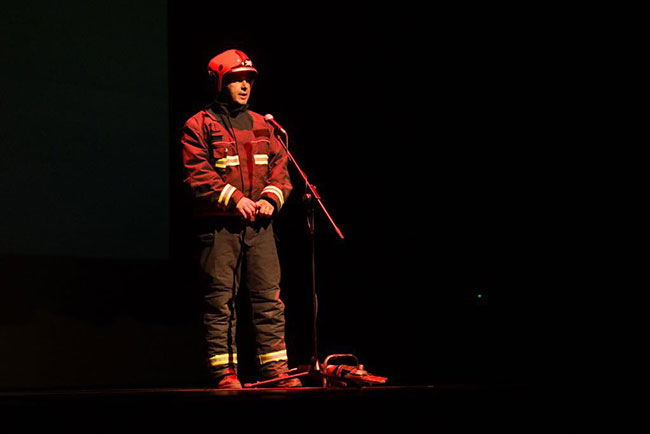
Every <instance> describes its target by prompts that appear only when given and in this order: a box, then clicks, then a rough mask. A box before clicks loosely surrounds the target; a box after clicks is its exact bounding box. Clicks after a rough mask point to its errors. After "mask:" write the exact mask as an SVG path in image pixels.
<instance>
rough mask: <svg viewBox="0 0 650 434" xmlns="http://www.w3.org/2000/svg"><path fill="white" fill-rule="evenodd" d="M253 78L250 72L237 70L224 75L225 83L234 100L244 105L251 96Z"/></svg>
mask: <svg viewBox="0 0 650 434" xmlns="http://www.w3.org/2000/svg"><path fill="white" fill-rule="evenodd" d="M253 78H254V76H253V74H251V73H250V72H235V73H231V74H228V75H226V76H225V77H224V84H225V86H226V88H227V89H228V93H229V94H230V98H231V99H232V100H233V101H234V102H236V103H239V104H242V105H244V104H246V103H247V102H248V99H249V98H250V97H251V88H252V87H253Z"/></svg>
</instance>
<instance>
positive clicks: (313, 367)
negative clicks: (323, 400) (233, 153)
mask: <svg viewBox="0 0 650 434" xmlns="http://www.w3.org/2000/svg"><path fill="white" fill-rule="evenodd" d="M282 132H283V133H284V134H285V135H287V142H288V141H289V140H288V134H287V133H286V131H284V130H282ZM275 136H276V138H277V139H278V141H279V142H280V143H281V144H282V147H283V148H284V150H285V151H286V153H287V156H288V157H289V160H290V161H291V162H292V163H293V165H294V167H295V168H296V169H297V170H298V173H299V174H300V176H301V178H302V179H303V181H304V183H305V193H304V195H303V197H302V202H303V204H304V205H305V211H306V213H307V228H308V229H309V244H310V255H311V293H312V302H313V309H314V318H313V319H314V321H313V324H312V356H311V360H310V363H309V367H308V369H307V370H304V368H303V369H302V370H301V369H299V368H295V369H292V370H290V371H289V375H287V376H285V377H278V378H273V379H271V380H266V381H259V382H257V383H248V384H246V385H245V387H256V386H266V385H269V384H272V383H275V382H277V381H284V380H288V379H291V378H299V377H305V376H307V377H311V378H316V379H318V380H321V385H322V387H327V385H328V381H327V375H326V374H325V373H324V372H323V366H322V365H321V363H320V362H319V361H318V324H317V320H318V295H317V294H316V259H315V258H316V245H315V238H316V237H315V235H316V230H315V226H314V214H315V213H314V211H315V205H316V204H318V205H319V206H320V209H321V210H322V211H323V212H324V213H325V215H326V216H327V218H328V219H329V221H330V223H331V225H332V227H333V228H334V230H335V231H336V234H337V235H338V236H339V238H341V239H344V237H343V233H342V232H341V230H340V229H339V228H338V226H336V223H334V220H333V219H332V217H331V216H330V214H329V212H327V209H326V208H325V205H323V202H322V200H321V197H320V195H319V194H318V192H317V191H316V187H315V186H314V185H313V184H311V183H310V182H309V179H308V178H307V175H306V174H305V172H304V171H303V170H302V169H301V168H300V165H299V164H298V162H297V161H296V159H295V158H294V157H293V155H292V154H291V152H290V151H289V146H288V145H287V144H286V143H285V142H284V140H282V137H281V136H280V135H279V134H277V133H276V135H275ZM296 371H298V372H297V373H294V372H296Z"/></svg>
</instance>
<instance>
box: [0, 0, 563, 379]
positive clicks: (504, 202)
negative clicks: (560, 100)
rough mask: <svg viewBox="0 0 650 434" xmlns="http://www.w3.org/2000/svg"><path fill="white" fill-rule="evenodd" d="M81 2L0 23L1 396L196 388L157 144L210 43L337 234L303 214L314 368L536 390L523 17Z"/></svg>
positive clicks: (198, 345) (533, 115)
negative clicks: (334, 363) (226, 55)
mask: <svg viewBox="0 0 650 434" xmlns="http://www.w3.org/2000/svg"><path fill="white" fill-rule="evenodd" d="M41 3H43V4H41ZM101 5H102V3H99V6H98V4H97V3H93V4H92V5H85V6H84V5H83V4H82V3H79V4H78V5H74V6H73V5H70V4H69V3H68V6H66V7H58V6H57V7H55V6H46V4H45V3H44V2H31V3H23V4H22V6H12V7H11V8H9V10H8V11H7V13H6V14H5V17H4V21H5V22H6V25H5V24H4V23H3V26H2V32H3V37H2V41H3V52H6V53H7V55H8V56H9V59H11V61H10V62H7V66H6V67H3V69H2V71H1V72H0V77H2V80H3V85H2V89H3V98H2V129H1V131H2V133H1V134H2V137H1V140H2V148H1V149H2V162H1V164H2V166H1V167H2V173H1V175H0V176H1V179H2V184H1V187H2V189H1V190H0V194H1V195H2V199H3V200H2V203H3V204H4V206H3V212H2V213H1V217H0V218H2V220H0V223H1V224H2V232H1V235H0V243H1V244H0V254H1V255H2V256H0V273H1V275H2V280H1V282H0V284H1V285H2V287H1V297H2V301H1V303H0V342H1V345H0V348H1V350H0V351H1V352H2V354H1V356H0V379H1V380H0V387H2V388H4V389H34V388H50V387H63V388H67V387H148V386H206V385H209V384H210V383H209V378H208V377H207V371H206V367H205V364H204V348H203V341H202V330H201V294H200V292H199V291H198V289H197V287H196V280H195V279H196V268H195V264H194V262H193V260H192V259H193V258H192V254H193V251H192V247H193V244H192V241H193V240H192V237H191V234H190V233H189V230H188V229H189V225H188V223H189V216H188V207H187V205H188V204H187V195H186V193H187V192H186V190H185V189H184V186H183V184H182V172H181V160H180V145H179V142H178V139H179V137H180V130H181V127H182V125H183V123H184V122H185V120H186V119H187V118H189V117H190V116H191V115H192V114H194V113H195V112H197V111H198V110H200V109H201V108H202V107H203V106H204V105H205V104H206V103H208V102H209V101H210V94H209V91H208V89H209V87H208V83H207V79H206V76H205V68H206V65H207V63H208V61H209V60H210V59H211V58H212V57H213V56H214V55H216V54H218V53H219V52H221V51H223V50H225V49H229V48H240V49H241V50H243V51H244V52H246V53H247V54H248V55H249V56H250V57H251V58H252V59H253V62H254V65H255V66H256V67H257V69H258V70H259V71H260V75H259V77H258V80H257V81H256V83H255V86H254V91H253V96H252V99H251V105H252V109H253V110H255V111H257V112H258V113H261V114H265V113H273V115H274V116H275V118H276V119H277V120H278V121H279V122H280V123H281V124H282V125H283V126H284V128H285V129H286V130H288V132H289V134H290V146H291V149H292V152H293V153H294V156H295V157H296V159H297V160H298V161H299V162H300V163H301V166H302V168H303V170H305V171H306V172H307V174H308V175H309V177H310V181H311V182H312V183H313V184H315V185H316V186H317V187H318V190H319V192H320V193H321V195H322V198H323V201H324V203H325V205H326V206H327V208H328V210H329V211H330V213H331V215H332V216H333V218H334V219H335V221H336V222H337V224H338V225H339V227H340V228H341V230H342V231H343V233H344V234H345V237H346V238H345V240H344V241H341V240H338V239H337V237H336V234H335V233H334V231H333V230H332V229H331V228H330V227H329V224H328V222H327V220H326V219H325V218H324V217H323V215H322V214H319V215H318V216H317V220H316V229H317V238H316V246H317V247H316V248H317V252H316V260H317V290H318V293H319V302H320V309H319V338H320V340H319V354H320V356H321V358H323V357H324V356H326V355H328V354H331V353H348V352H350V353H354V354H355V355H357V356H358V357H359V358H360V360H361V362H362V363H364V365H365V366H366V368H367V369H368V370H369V371H370V372H371V373H374V374H377V375H383V376H388V377H389V379H390V382H391V384H434V383H495V382H496V383H522V382H529V381H531V380H534V379H535V378H536V376H537V375H538V374H539V369H540V364H541V362H540V359H541V358H542V357H546V355H544V354H540V350H539V345H540V341H539V336H538V334H537V333H536V331H537V329H538V327H537V320H536V318H537V316H536V309H535V306H536V304H537V299H538V298H539V297H541V295H540V294H541V293H542V291H544V289H545V287H546V285H547V284H548V282H546V281H545V279H546V278H545V276H546V275H547V273H548V272H549V271H550V270H552V269H554V268H556V267H557V266H558V265H560V264H557V263H555V260H554V259H553V257H552V256H549V255H548V250H547V249H548V244H549V241H548V236H549V235H551V234H550V230H549V229H547V228H548V227H550V226H551V225H550V222H552V221H553V220H554V219H555V218H557V216H556V214H555V211H554V210H553V209H549V208H548V207H545V206H544V205H542V204H543V203H544V202H545V199H546V198H545V195H546V194H545V193H544V192H545V184H544V181H543V180H544V179H545V178H546V177H548V176H549V174H548V173H545V168H546V166H545V163H544V162H545V161H546V160H547V159H548V158H549V155H548V153H549V151H548V150H547V148H546V147H545V143H546V142H547V140H548V138H547V137H546V133H545V128H544V124H545V122H547V121H548V122H550V120H549V112H548V111H547V107H546V106H545V105H544V104H542V103H541V102H540V101H544V97H543V95H544V93H545V92H546V89H545V86H546V81H545V80H543V77H544V76H546V75H547V74H553V71H554V70H553V65H549V64H548V63H544V62H542V61H540V60H539V59H540V58H542V57H543V56H544V55H545V52H544V51H545V50H544V48H543V47H544V46H545V40H544V38H545V34H544V33H538V32H536V31H533V30H531V28H534V26H535V25H536V24H537V23H536V22H535V19H534V16H533V15H530V14H529V13H527V12H523V11H522V13H521V14H520V15H519V16H518V18H517V19H516V20H514V19H511V18H509V17H511V15H508V16H506V15H504V14H503V13H502V12H504V11H499V10H494V9H489V10H475V9H471V10H470V9H468V10H460V11H459V10H445V9H440V8H438V9H434V10H433V11H432V12H427V13H426V14H424V13H423V12H422V10H420V9H419V7H416V6H411V5H409V4H402V7H400V8H396V6H395V5H392V6H389V5H386V6H383V7H382V6H376V5H373V6H365V5H359V6H351V5H346V7H345V8H344V7H342V6H337V5H333V4H332V5H329V6H320V7H310V8H307V7H306V6H305V7H304V9H301V7H297V9H296V8H294V9H292V10H281V9H277V8H268V9H264V8H261V9H260V8H252V7H251V6H247V7H245V8H244V7H241V6H231V7H225V6H223V5H219V6H215V5H214V4H213V5H210V6H208V5H206V4H203V3H198V2H180V1H178V2H177V1H170V2H169V4H165V3H163V2H138V3H137V5H136V4H131V3H128V2H124V3H120V2H110V3H105V4H103V6H101ZM290 12H291V14H290ZM510 12H512V11H510ZM3 57H5V58H6V57H7V56H3ZM291 174H292V179H293V181H294V186H295V189H294V193H293V194H292V196H291V197H290V198H289V199H288V201H287V204H286V206H285V208H284V209H283V211H282V213H281V215H280V216H279V217H278V219H277V221H276V232H277V234H278V237H279V240H280V241H279V251H280V255H281V258H282V264H283V282H282V284H283V299H284V301H285V304H286V306H287V311H286V315H287V340H288V345H289V353H290V356H291V359H292V364H294V365H295V364H303V363H307V361H308V360H309V357H310V354H311V344H310V342H311V334H310V333H311V314H312V311H311V299H310V290H311V288H310V280H309V279H310V275H309V254H308V253H309V250H308V239H307V230H306V225H305V218H304V213H303V209H302V204H301V202H300V197H301V194H302V192H303V186H302V185H301V183H300V181H299V179H298V177H297V173H296V171H295V170H293V169H292V173H291ZM242 294H243V295H244V296H245V290H244V291H243V292H242ZM240 305H241V306H242V309H243V310H242V312H241V315H240V330H241V335H240V340H241V343H240V360H241V361H242V376H243V377H244V379H245V380H250V379H253V378H254V377H255V372H254V368H253V365H252V363H251V362H252V358H253V349H252V348H253V347H252V342H251V330H250V327H247V326H246V323H247V321H246V319H247V315H248V313H247V311H246V309H245V308H243V304H240Z"/></svg>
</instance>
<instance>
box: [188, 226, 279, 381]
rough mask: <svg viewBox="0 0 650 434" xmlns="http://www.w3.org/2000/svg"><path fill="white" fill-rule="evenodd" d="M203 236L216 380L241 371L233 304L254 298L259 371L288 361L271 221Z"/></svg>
mask: <svg viewBox="0 0 650 434" xmlns="http://www.w3.org/2000/svg"><path fill="white" fill-rule="evenodd" d="M208 228H209V229H208V230H206V228H205V227H203V228H202V229H201V230H200V231H199V239H200V241H201V250H200V252H199V253H200V254H199V258H200V266H201V273H202V282H203V286H204V290H205V301H206V303H205V305H206V307H205V308H206V311H205V316H204V322H205V327H206V339H207V345H208V357H209V361H210V366H211V368H212V373H213V375H214V376H215V377H219V376H221V375H223V374H224V373H225V372H227V371H228V370H232V369H234V370H235V371H236V367H237V344H236V339H235V336H236V328H237V319H236V314H235V298H236V296H237V292H238V289H239V285H240V282H242V280H243V281H244V282H245V284H246V287H247V288H248V290H249V293H250V302H251V308H252V315H253V325H254V327H255V336H256V342H257V355H258V359H259V363H260V365H264V364H266V363H269V362H274V361H278V360H287V352H286V345H285V340H284V335H285V320H284V304H283V302H282V300H280V262H279V259H278V254H277V248H276V244H275V237H274V235H273V226H272V225H271V223H270V221H269V220H263V221H261V222H253V223H250V222H249V223H245V222H244V221H243V220H241V219H237V218H233V219H221V220H217V223H215V224H211V225H210V226H208Z"/></svg>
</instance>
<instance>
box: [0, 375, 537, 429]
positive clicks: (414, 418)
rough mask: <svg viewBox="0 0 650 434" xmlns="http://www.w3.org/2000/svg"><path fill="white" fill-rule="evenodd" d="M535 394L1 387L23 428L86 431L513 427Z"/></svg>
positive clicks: (6, 409) (499, 389)
mask: <svg viewBox="0 0 650 434" xmlns="http://www.w3.org/2000/svg"><path fill="white" fill-rule="evenodd" d="M531 397H532V396H531V391H530V388H529V387H527V386H522V385H422V386H373V387H362V388H317V387H305V388H297V389H277V388H266V389H243V390H216V389H201V388H187V389H185V388H140V389H92V390H41V391H12V392H4V393H0V411H2V412H3V416H14V417H16V418H19V421H20V422H21V423H22V424H23V426H24V427H25V428H28V429H23V430H21V431H20V432H29V428H30V427H31V426H32V424H38V423H42V422H45V421H47V423H48V426H50V427H53V426H59V425H60V426H63V427H68V428H70V427H75V428H81V429H90V430H91V431H89V432H97V431H98V430H99V431H101V430H106V431H113V430H115V429H120V430H121V432H124V430H125V429H126V431H127V432H128V431H131V430H146V431H147V432H150V430H153V429H155V430H158V431H160V430H163V431H170V432H206V431H205V430H206V429H207V430H208V431H212V430H213V429H214V430H215V431H216V430H218V429H220V428H225V427H228V428H229V429H233V430H238V432H253V431H256V432H259V430H260V429H265V430H266V431H267V432H297V431H304V430H305V429H307V430H316V431H319V432H320V431H330V432H331V431H332V430H335V431H337V432H352V431H354V430H356V429H364V428H377V429H382V428H391V427H393V428H394V427H396V426H397V427H400V428H402V429H406V430H407V432H423V431H424V430H425V428H426V427H436V426H438V427H442V426H445V427H455V428H458V429H461V428H463V427H465V428H472V427H477V426H482V427H487V426H495V427H498V428H501V429H508V428H512V429H513V430H515V431H516V430H517V429H520V428H526V427H528V428H531V427H532V426H531V425H530V424H531V423H535V421H534V420H530V419H529V416H531V413H530V410H533V409H534V408H533V407H531V404H532V400H531ZM522 424H523V425H522ZM427 431H428V429H427ZM524 431H526V429H524Z"/></svg>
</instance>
